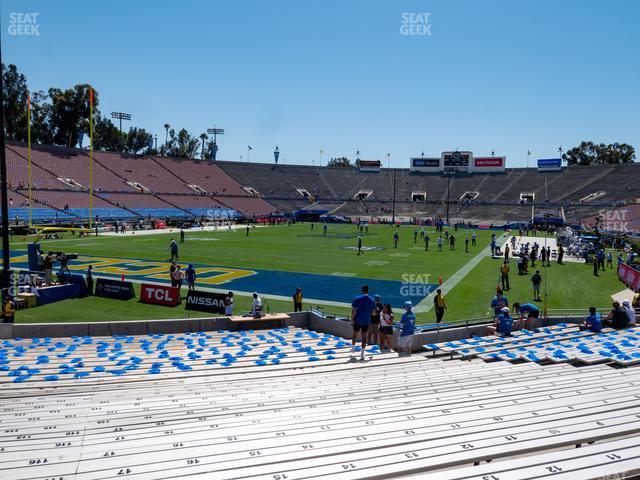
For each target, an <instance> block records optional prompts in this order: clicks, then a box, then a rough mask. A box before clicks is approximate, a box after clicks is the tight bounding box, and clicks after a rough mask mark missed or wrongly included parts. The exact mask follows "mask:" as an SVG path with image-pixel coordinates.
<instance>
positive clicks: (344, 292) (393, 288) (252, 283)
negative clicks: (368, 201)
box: [221, 270, 438, 306]
mask: <svg viewBox="0 0 640 480" xmlns="http://www.w3.org/2000/svg"><path fill="white" fill-rule="evenodd" d="M254 271H255V272H256V273H257V275H253V276H251V277H245V278H240V279H237V280H233V281H231V282H229V283H226V284H224V285H223V286H221V288H227V286H228V287H229V288H230V289H231V290H233V289H234V288H235V289H237V290H244V291H256V292H261V293H267V294H271V295H285V296H292V295H293V294H294V293H295V289H296V287H300V288H302V292H303V295H304V297H305V298H308V299H310V298H313V299H317V300H330V301H334V302H344V303H349V304H350V303H351V301H352V300H353V297H354V296H356V295H359V294H360V287H361V286H362V285H364V284H367V285H369V293H370V294H371V295H376V294H377V295H380V297H382V301H383V302H384V303H390V304H391V305H395V306H399V305H402V304H403V303H404V302H406V301H407V300H411V301H412V302H413V303H414V305H416V304H417V303H418V302H420V301H421V300H422V299H423V298H424V297H425V296H426V295H424V296H417V295H413V296H403V295H402V294H401V292H402V287H403V283H402V282H396V281H392V280H373V279H363V278H357V277H340V276H335V275H318V274H314V273H299V272H284V271H281V270H254ZM436 288H438V287H437V285H428V286H427V294H428V293H430V292H431V291H433V290H435V289H436Z"/></svg>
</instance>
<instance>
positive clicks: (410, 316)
mask: <svg viewBox="0 0 640 480" xmlns="http://www.w3.org/2000/svg"><path fill="white" fill-rule="evenodd" d="M400 328H401V329H402V330H401V331H400V336H399V337H398V353H406V354H407V355H411V347H412V343H413V334H414V332H415V330H416V315H415V313H413V304H412V303H411V302H410V301H407V302H404V313H403V314H402V319H400Z"/></svg>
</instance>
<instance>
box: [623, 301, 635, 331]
mask: <svg viewBox="0 0 640 480" xmlns="http://www.w3.org/2000/svg"><path fill="white" fill-rule="evenodd" d="M622 308H624V311H625V312H627V317H629V323H630V324H632V325H634V324H635V323H636V311H635V310H634V308H633V307H632V306H631V304H630V303H629V300H625V301H624V302H622Z"/></svg>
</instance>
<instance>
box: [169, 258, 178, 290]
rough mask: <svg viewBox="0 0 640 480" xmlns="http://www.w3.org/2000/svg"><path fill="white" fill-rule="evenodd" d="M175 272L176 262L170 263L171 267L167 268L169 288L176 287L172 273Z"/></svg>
mask: <svg viewBox="0 0 640 480" xmlns="http://www.w3.org/2000/svg"><path fill="white" fill-rule="evenodd" d="M175 271H176V262H171V266H170V267H169V280H171V286H172V287H175V286H176V281H175V279H174V278H173V272H175Z"/></svg>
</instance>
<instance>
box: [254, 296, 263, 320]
mask: <svg viewBox="0 0 640 480" xmlns="http://www.w3.org/2000/svg"><path fill="white" fill-rule="evenodd" d="M251 315H253V316H254V317H256V318H258V317H261V316H262V299H261V298H260V297H259V296H258V294H257V293H256V292H253V306H252V307H251Z"/></svg>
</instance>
